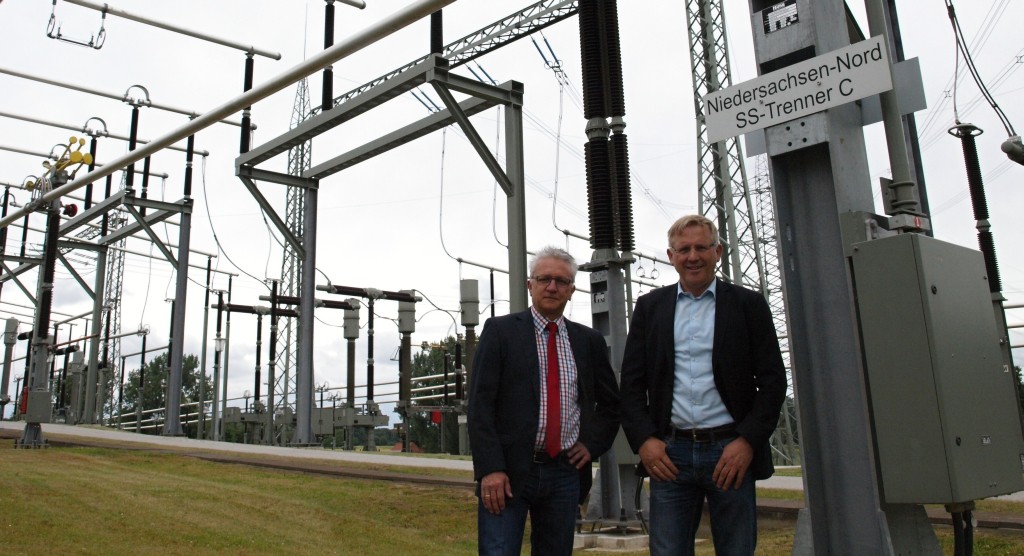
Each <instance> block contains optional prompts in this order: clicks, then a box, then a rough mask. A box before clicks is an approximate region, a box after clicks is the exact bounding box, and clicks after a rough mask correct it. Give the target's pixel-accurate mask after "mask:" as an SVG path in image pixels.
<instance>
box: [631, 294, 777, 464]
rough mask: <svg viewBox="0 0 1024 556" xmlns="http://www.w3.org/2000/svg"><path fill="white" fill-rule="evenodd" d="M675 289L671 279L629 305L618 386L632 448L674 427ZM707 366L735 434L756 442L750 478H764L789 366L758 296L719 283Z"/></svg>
mask: <svg viewBox="0 0 1024 556" xmlns="http://www.w3.org/2000/svg"><path fill="white" fill-rule="evenodd" d="M677 291H678V290H677V285H676V284H672V285H671V286H665V287H662V288H658V289H656V290H653V291H651V292H649V293H647V294H645V295H642V296H640V298H639V299H638V300H637V303H636V308H635V309H634V310H633V320H632V321H631V322H630V328H629V335H628V336H627V339H626V350H625V354H624V355H623V361H622V372H621V383H620V390H621V393H622V428H623V430H624V431H625V433H626V438H627V439H628V440H629V444H630V446H631V447H632V448H633V450H634V451H638V450H639V449H640V446H641V445H642V444H643V443H644V441H645V440H647V439H648V438H650V437H652V436H656V437H659V438H663V437H664V436H665V435H666V434H668V433H669V432H670V430H671V427H672V423H671V419H672V385H673V381H674V378H675V361H674V357H675V354H674V342H675V340H674V338H673V321H674V319H675V305H676V294H677ZM711 366H712V369H713V372H714V376H715V387H716V388H717V390H718V393H719V395H721V397H722V401H723V402H724V403H725V407H726V409H728V411H729V414H730V415H732V418H733V420H734V422H735V423H736V430H737V432H738V433H739V434H740V436H742V437H743V438H745V439H746V440H747V442H749V443H750V445H751V446H753V447H754V461H753V462H752V463H751V470H752V472H753V473H754V478H755V479H767V478H768V477H770V476H771V475H772V473H774V471H775V468H774V467H773V466H772V459H771V452H770V451H769V446H768V439H769V437H770V436H771V434H772V431H774V430H775V426H776V425H777V424H778V421H779V412H780V410H781V408H782V402H783V401H784V400H785V396H786V370H785V366H784V365H783V362H782V354H781V353H780V351H779V340H778V337H777V336H776V333H775V325H774V323H773V322H772V314H771V310H770V309H769V308H768V303H767V302H766V301H765V299H764V297H762V296H761V295H760V294H758V293H756V292H753V291H751V290H748V289H746V288H743V287H739V286H735V285H732V284H729V283H726V282H723V281H721V280H719V281H718V285H717V286H716V292H715V339H714V347H713V348H712V355H711Z"/></svg>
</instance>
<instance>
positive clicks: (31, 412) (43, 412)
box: [24, 390, 53, 423]
mask: <svg viewBox="0 0 1024 556" xmlns="http://www.w3.org/2000/svg"><path fill="white" fill-rule="evenodd" d="M52 413H53V396H52V395H51V394H50V391H49V390H29V391H28V409H27V411H26V412H25V416H24V421H25V422H26V423H49V422H50V415H51V414H52Z"/></svg>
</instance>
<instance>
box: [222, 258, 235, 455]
mask: <svg viewBox="0 0 1024 556" xmlns="http://www.w3.org/2000/svg"><path fill="white" fill-rule="evenodd" d="M233 282H234V277H233V276H228V303H231V290H232V285H233ZM219 298H220V297H219ZM221 306H222V307H223V305H221ZM226 320H227V322H226V323H225V325H224V376H222V377H221V399H220V404H221V406H220V415H221V419H223V418H224V414H225V413H227V410H228V363H229V362H230V361H231V357H229V356H230V354H231V312H230V311H228V314H227V317H226ZM223 432H224V431H223V430H221V434H222V435H223Z"/></svg>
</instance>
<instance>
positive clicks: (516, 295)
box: [505, 104, 527, 313]
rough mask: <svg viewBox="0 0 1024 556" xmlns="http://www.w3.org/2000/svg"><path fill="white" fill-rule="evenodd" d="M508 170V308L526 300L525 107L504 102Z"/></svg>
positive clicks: (518, 308) (516, 308) (522, 307)
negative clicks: (510, 192)
mask: <svg viewBox="0 0 1024 556" xmlns="http://www.w3.org/2000/svg"><path fill="white" fill-rule="evenodd" d="M505 138H506V140H505V174H507V175H508V180H509V183H510V184H511V185H512V194H511V195H508V199H507V201H506V202H507V215H508V296H509V305H510V307H509V310H510V311H511V312H513V313H515V312H517V311H525V310H526V308H527V303H526V170H525V161H524V159H523V107H522V106H521V105H518V104H509V105H507V106H505Z"/></svg>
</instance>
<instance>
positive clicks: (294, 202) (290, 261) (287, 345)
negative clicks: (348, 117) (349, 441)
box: [272, 79, 313, 412]
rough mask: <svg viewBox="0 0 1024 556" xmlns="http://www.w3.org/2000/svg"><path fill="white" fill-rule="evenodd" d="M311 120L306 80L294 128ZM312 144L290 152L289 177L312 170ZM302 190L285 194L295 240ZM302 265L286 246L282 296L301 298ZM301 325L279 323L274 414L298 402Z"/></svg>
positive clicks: (297, 95)
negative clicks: (297, 367) (297, 356)
mask: <svg viewBox="0 0 1024 556" xmlns="http://www.w3.org/2000/svg"><path fill="white" fill-rule="evenodd" d="M309 117H310V103H309V86H308V84H307V82H306V79H302V80H301V81H299V83H298V87H297V88H296V90H295V103H294V105H293V106H292V119H291V128H292V129H294V128H295V127H296V126H298V125H299V124H301V123H302V122H303V121H305V120H306V119H307V118H309ZM312 154H313V142H312V141H305V142H303V143H299V144H297V145H295V146H294V147H292V148H291V149H289V150H288V175H291V176H301V175H302V173H303V172H304V171H306V170H308V169H309V168H310V166H312V162H311V160H312ZM303 207H304V203H303V196H302V188H300V187H295V186H289V187H288V190H287V193H286V203H285V223H287V224H288V229H289V230H291V232H292V233H293V234H295V236H296V237H299V236H301V235H302V224H303V218H302V215H303ZM301 284H302V261H301V260H299V257H298V256H297V254H296V253H295V250H294V249H292V247H291V245H290V244H289V243H287V242H285V245H284V257H283V261H282V263H281V285H280V291H281V295H288V296H295V297H298V296H300V295H301V294H302V292H301V291H300V287H299V286H300V285H301ZM297 326H298V323H297V322H296V319H288V318H286V319H281V320H279V321H278V328H279V330H278V335H277V354H278V355H277V370H278V373H277V378H276V380H275V381H274V399H275V400H276V402H275V404H274V407H273V408H272V409H273V410H274V411H275V412H277V411H278V410H282V411H283V410H284V409H285V408H288V409H291V408H292V404H293V403H294V400H295V356H296V353H295V352H296V349H297V348H298V331H297Z"/></svg>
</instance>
